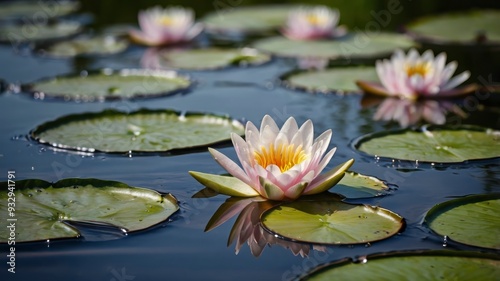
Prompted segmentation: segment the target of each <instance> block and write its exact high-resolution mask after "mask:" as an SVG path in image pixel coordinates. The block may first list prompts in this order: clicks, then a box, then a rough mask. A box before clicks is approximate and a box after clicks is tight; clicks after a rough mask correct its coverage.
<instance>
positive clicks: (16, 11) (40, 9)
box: [0, 0, 80, 20]
mask: <svg viewBox="0 0 500 281" xmlns="http://www.w3.org/2000/svg"><path fill="white" fill-rule="evenodd" d="M79 7H80V3H79V2H78V1H59V0H58V1H10V2H5V3H2V4H1V5H0V20H21V19H23V18H28V19H33V20H35V19H36V20H40V19H41V18H42V17H43V18H44V19H51V18H55V17H60V16H65V15H67V14H70V13H73V12H75V11H76V10H78V9H79Z"/></svg>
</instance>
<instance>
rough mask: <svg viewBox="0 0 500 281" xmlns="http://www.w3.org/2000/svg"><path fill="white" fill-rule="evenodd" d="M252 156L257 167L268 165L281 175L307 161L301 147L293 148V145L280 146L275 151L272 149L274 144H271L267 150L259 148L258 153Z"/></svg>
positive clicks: (262, 147)
mask: <svg viewBox="0 0 500 281" xmlns="http://www.w3.org/2000/svg"><path fill="white" fill-rule="evenodd" d="M254 156H255V161H256V162H257V164H258V165H260V166H262V167H264V168H267V167H268V166H269V165H276V166H278V168H280V171H281V172H282V173H284V172H286V171H288V170H290V169H291V168H292V167H293V166H295V165H297V164H300V163H302V162H303V161H304V160H306V159H307V155H306V153H305V152H304V150H303V149H302V145H299V146H298V147H297V148H295V147H294V145H293V144H288V145H286V144H280V145H279V146H278V147H277V149H275V148H274V144H271V145H270V146H269V149H266V147H264V146H261V147H260V151H255V152H254Z"/></svg>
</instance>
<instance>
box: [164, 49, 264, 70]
mask: <svg viewBox="0 0 500 281" xmlns="http://www.w3.org/2000/svg"><path fill="white" fill-rule="evenodd" d="M161 58H162V61H163V63H164V64H165V65H166V66H168V67H171V68H180V69H189V70H207V69H218V68H224V67H228V66H233V65H236V66H237V65H245V64H247V65H258V64H263V63H266V62H268V61H270V60H271V57H270V56H269V55H266V54H260V53H259V52H257V51H256V50H254V49H248V48H245V49H218V48H207V49H191V50H173V51H165V52H163V53H162V54H161Z"/></svg>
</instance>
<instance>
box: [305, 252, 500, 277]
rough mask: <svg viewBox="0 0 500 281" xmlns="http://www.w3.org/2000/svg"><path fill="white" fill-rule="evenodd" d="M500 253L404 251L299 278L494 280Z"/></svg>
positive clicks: (339, 264) (337, 264) (499, 269)
mask: <svg viewBox="0 0 500 281" xmlns="http://www.w3.org/2000/svg"><path fill="white" fill-rule="evenodd" d="M498 276H500V256H498V255H494V254H484V253H477V252H463V251H408V252H393V253H387V254H375V255H369V256H367V257H365V258H362V259H361V260H359V261H357V262H352V261H351V259H343V260H340V261H337V262H333V263H331V264H327V265H322V266H320V267H318V268H315V269H313V270H312V272H310V273H308V275H307V276H304V277H302V278H301V280H311V281H312V280H464V281H465V280H484V281H490V280H491V281H494V280H498Z"/></svg>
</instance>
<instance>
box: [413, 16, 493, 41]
mask: <svg viewBox="0 0 500 281" xmlns="http://www.w3.org/2000/svg"><path fill="white" fill-rule="evenodd" d="M499 18H500V11H498V10H477V11H468V12H461V13H450V14H442V15H438V16H432V17H426V18H422V19H420V20H417V21H416V22H413V23H411V24H409V25H408V27H407V30H408V32H409V33H410V34H412V35H413V36H415V37H416V38H417V39H419V40H422V41H427V42H432V43H441V44H476V43H481V44H500V25H499V24H498V19H499Z"/></svg>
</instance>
